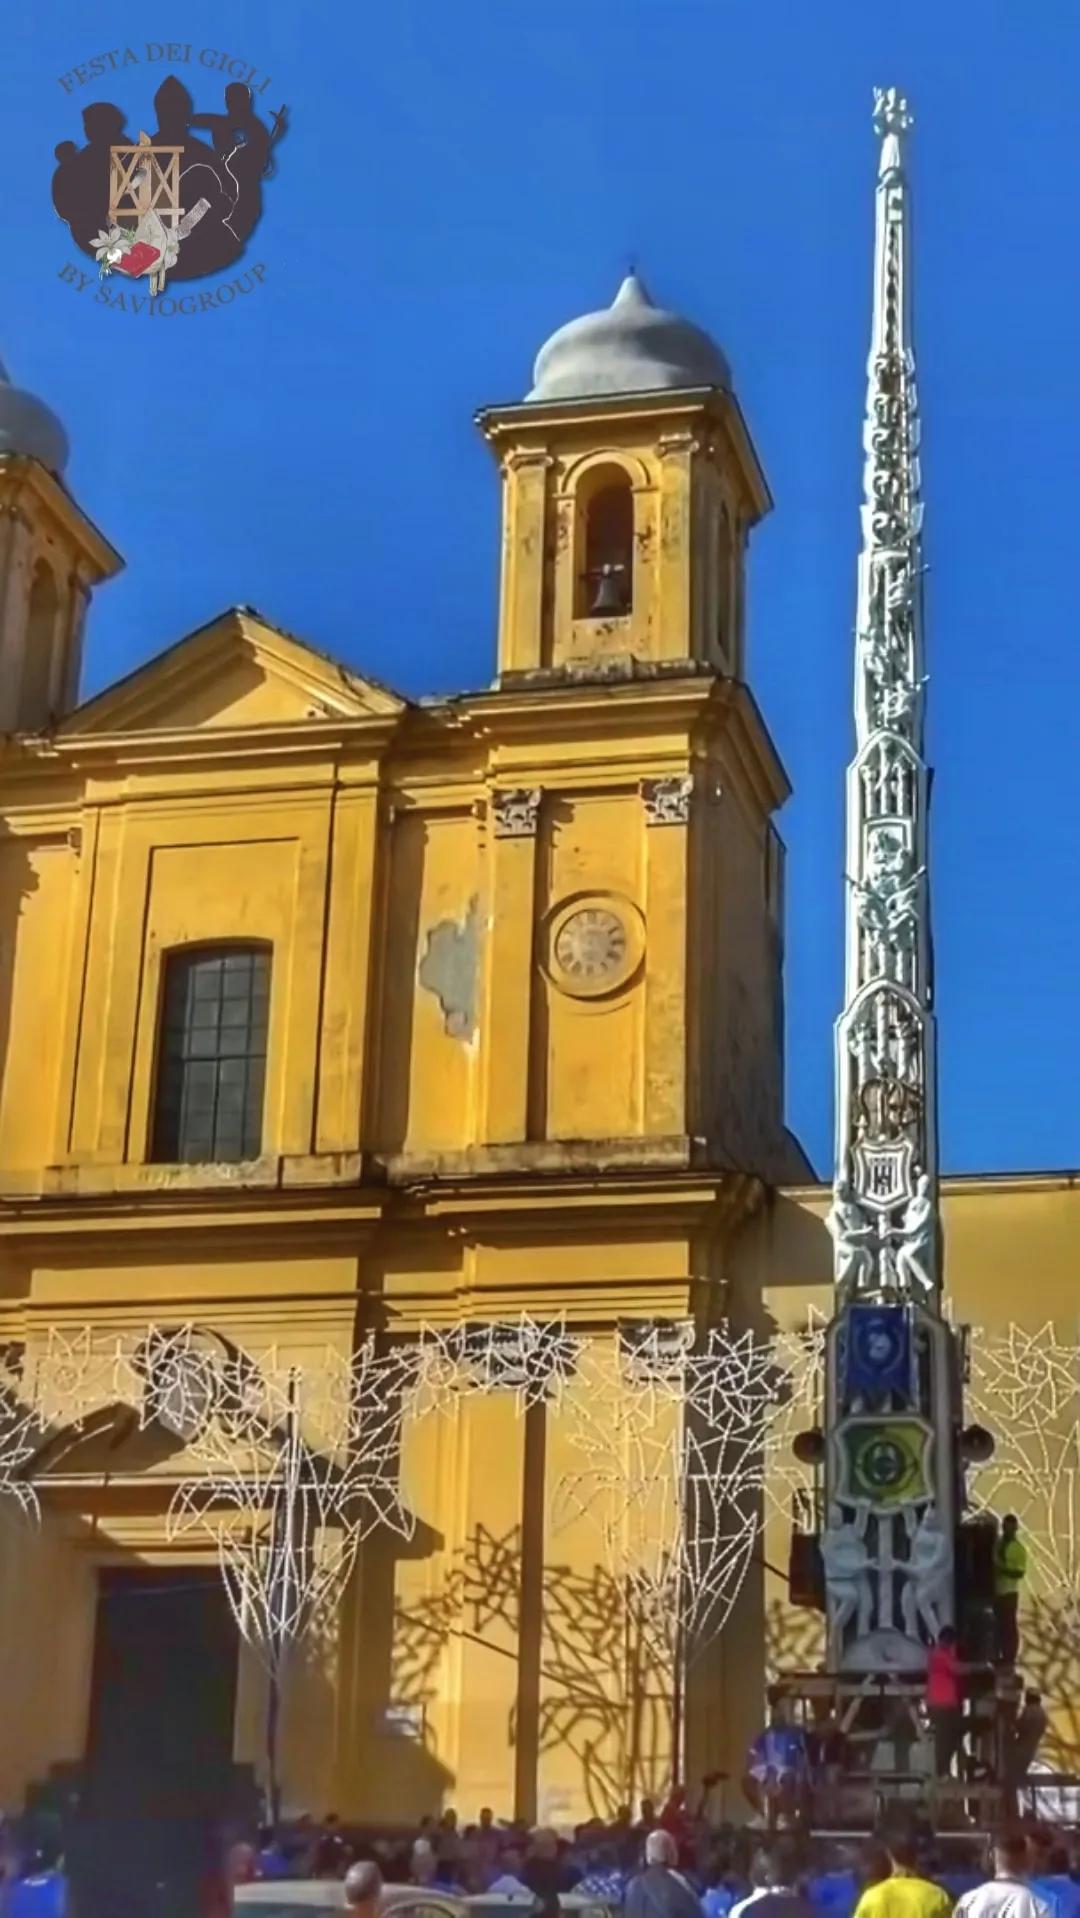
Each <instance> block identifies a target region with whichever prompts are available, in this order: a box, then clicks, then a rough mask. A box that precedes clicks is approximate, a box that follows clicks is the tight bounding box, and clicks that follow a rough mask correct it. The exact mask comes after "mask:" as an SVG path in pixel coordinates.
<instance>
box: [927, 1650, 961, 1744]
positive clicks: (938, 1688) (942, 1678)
mask: <svg viewBox="0 0 1080 1918" xmlns="http://www.w3.org/2000/svg"><path fill="white" fill-rule="evenodd" d="M926 1716H927V1718H928V1719H929V1721H930V1729H931V1731H932V1732H933V1734H934V1770H935V1772H936V1774H937V1776H938V1777H939V1778H948V1776H949V1774H950V1773H951V1771H952V1765H953V1759H954V1758H955V1757H956V1754H957V1752H958V1751H959V1749H960V1743H961V1740H962V1738H963V1736H964V1690H963V1676H962V1670H961V1665H960V1654H959V1652H958V1651H957V1649H956V1633H955V1632H954V1631H953V1628H952V1626H951V1625H945V1626H943V1627H942V1629H941V1631H940V1632H939V1633H938V1639H937V1644H936V1645H934V1646H932V1647H931V1650H930V1657H929V1660H928V1662H927V1668H926Z"/></svg>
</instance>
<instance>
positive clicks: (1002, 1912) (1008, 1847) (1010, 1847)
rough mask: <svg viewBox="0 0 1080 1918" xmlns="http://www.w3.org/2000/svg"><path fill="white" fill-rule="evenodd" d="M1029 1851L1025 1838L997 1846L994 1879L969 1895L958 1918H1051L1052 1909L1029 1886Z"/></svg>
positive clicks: (1000, 1842)
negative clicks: (1027, 1878)
mask: <svg viewBox="0 0 1080 1918" xmlns="http://www.w3.org/2000/svg"><path fill="white" fill-rule="evenodd" d="M1027 1871H1028V1850H1027V1844H1026V1842H1025V1840H1024V1839H1023V1838H1003V1839H1001V1840H1000V1841H999V1842H998V1844H996V1845H995V1846H994V1876H993V1877H992V1878H990V1879H988V1880H987V1882H986V1884H985V1885H976V1887H975V1890H974V1891H966V1892H965V1893H964V1895H963V1897H962V1898H961V1899H960V1901H959V1903H958V1904H957V1907H956V1911H955V1914H954V1918H1051V1914H1050V1907H1049V1905H1047V1904H1046V1903H1044V1901H1043V1899H1041V1898H1038V1897H1036V1895H1035V1893H1034V1892H1033V1891H1032V1889H1031V1886H1030V1885H1029V1884H1028V1883H1027V1882H1026V1874H1027Z"/></svg>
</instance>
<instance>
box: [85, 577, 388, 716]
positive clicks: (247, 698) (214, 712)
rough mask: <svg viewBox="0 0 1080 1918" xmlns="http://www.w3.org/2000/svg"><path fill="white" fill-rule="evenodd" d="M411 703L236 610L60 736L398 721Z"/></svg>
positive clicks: (114, 691) (150, 664)
mask: <svg viewBox="0 0 1080 1918" xmlns="http://www.w3.org/2000/svg"><path fill="white" fill-rule="evenodd" d="M405 704H406V702H405V701H404V700H403V699H402V698H400V696H399V695H398V694H397V693H394V692H391V691H390V690H389V689H388V688H387V687H385V686H380V685H379V683H378V682H377V681H375V680H370V679H364V678H362V677H361V676H360V675H359V674H358V673H352V672H350V671H349V670H348V668H347V667H345V666H341V665H339V664H338V663H337V661H336V660H332V659H327V658H326V656H325V654H323V653H318V652H316V651H315V649H314V648H313V647H311V646H307V645H305V643H304V641H303V640H300V639H296V638H294V637H293V635H292V634H291V633H285V632H282V631H281V629H280V627H277V626H273V625H271V623H270V621H269V620H266V619H263V617H262V615H261V614H259V613H256V612H254V611H253V610H252V609H251V608H250V607H247V606H238V607H233V608H232V609H231V610H230V611H229V612H227V613H223V614H222V615H221V617H220V618H218V619H215V620H213V621H211V623H210V625H209V626H203V627H200V629H199V630H198V632H195V633H189V634H188V636H187V638H186V639H181V640H179V641H178V642H177V644H176V645H175V646H170V647H169V649H168V651H167V652H164V653H159V654H158V655H157V658H156V659H151V660H148V661H147V663H146V665H145V666H140V667H138V668H137V669H136V671H135V672H133V673H129V674H128V676H127V678H126V679H122V680H119V681H118V682H117V684H116V685H115V686H110V687H108V688H107V689H106V691H105V692H103V693H98V694H97V695H96V697H95V698H93V699H90V700H88V701H87V702H86V704H85V705H84V706H79V707H77V708H76V710H75V712H73V713H72V714H70V716H69V717H68V718H67V719H66V720H65V721H64V723H63V726H62V727H61V729H60V730H61V732H62V733H65V734H71V733H96V734H103V733H104V734H113V733H141V732H199V731H203V730H205V729H211V728H225V727H230V728H231V727H243V726H252V727H258V726H288V725H296V724H301V723H310V722H311V721H312V720H319V719H392V718H393V717H394V716H395V715H396V714H398V713H400V712H402V711H403V710H404V707H405Z"/></svg>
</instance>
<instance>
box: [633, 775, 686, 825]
mask: <svg viewBox="0 0 1080 1918" xmlns="http://www.w3.org/2000/svg"><path fill="white" fill-rule="evenodd" d="M693 791H694V782H693V779H692V778H691V777H690V775H689V773H684V774H683V775H682V777H681V778H676V779H643V780H642V782H641V797H642V799H643V801H644V804H645V824H646V825H647V826H685V825H686V823H687V821H688V819H689V818H690V800H691V797H692V795H693Z"/></svg>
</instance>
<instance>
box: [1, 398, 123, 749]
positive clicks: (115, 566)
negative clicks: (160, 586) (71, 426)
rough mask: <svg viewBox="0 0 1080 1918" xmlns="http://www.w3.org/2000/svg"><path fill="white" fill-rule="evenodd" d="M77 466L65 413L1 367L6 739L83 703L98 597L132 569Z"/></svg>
mask: <svg viewBox="0 0 1080 1918" xmlns="http://www.w3.org/2000/svg"><path fill="white" fill-rule="evenodd" d="M67 458H68V441H67V435H66V433H65V432H64V429H63V427H62V426H61V424H60V422H59V420H58V419H57V418H56V416H55V414H53V413H52V412H50V410H49V408H48V407H47V406H45V405H44V404H43V402H42V401H41V400H39V399H36V398H35V397H34V395H33V394H32V393H24V392H21V391H19V389H18V388H16V387H14V386H12V384H11V381H10V380H9V378H8V376H7V373H6V372H5V371H4V368H3V366H0V734H4V733H39V732H44V731H46V730H47V729H48V728H49V726H51V725H52V724H53V723H54V722H55V721H57V720H58V719H62V718H63V717H64V715H65V714H66V713H68V712H70V711H71V709H72V708H73V707H74V706H75V705H76V703H77V701H78V689H79V674H80V670H81V666H82V645H83V624H84V620H85V615H86V607H87V604H88V601H89V597H90V594H91V593H92V591H93V589H94V587H95V586H97V585H98V584H99V583H100V581H102V580H105V579H111V578H112V577H113V576H114V574H116V573H118V572H119V571H120V568H121V566H122V564H123V562H122V560H121V558H120V555H119V554H118V553H117V552H115V551H114V549H113V548H112V547H111V546H110V545H109V543H108V541H107V540H106V539H103V537H102V535H101V534H100V533H99V532H98V530H97V528H96V526H94V525H93V524H92V522H91V521H90V520H89V519H87V517H86V515H85V514H84V513H82V512H81V511H80V510H79V508H78V507H77V506H76V504H75V502H74V500H73V499H72V497H71V494H70V493H69V492H68V490H67V487H66V486H65V484H64V480H63V473H64V468H65V466H66V465H67Z"/></svg>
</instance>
